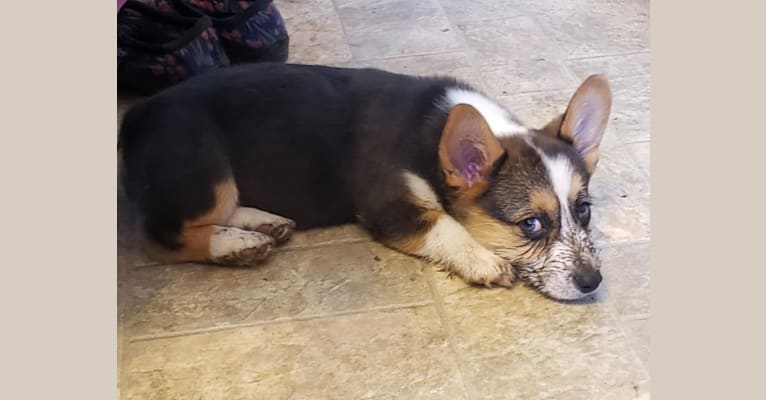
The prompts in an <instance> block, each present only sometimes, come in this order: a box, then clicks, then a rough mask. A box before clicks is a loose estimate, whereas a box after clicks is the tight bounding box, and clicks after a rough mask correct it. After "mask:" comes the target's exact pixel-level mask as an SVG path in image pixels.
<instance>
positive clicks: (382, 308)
mask: <svg viewBox="0 0 766 400" xmlns="http://www.w3.org/2000/svg"><path fill="white" fill-rule="evenodd" d="M432 304H433V301H431V300H427V301H419V302H414V303H403V304H388V305H385V306H377V307H370V308H365V309H361V310H348V311H337V312H330V313H324V314H315V315H307V316H298V317H281V318H275V319H272V320H268V321H255V322H250V323H244V324H225V325H219V326H214V327H208V328H200V329H189V330H182V331H175V332H165V333H156V334H147V335H138V336H135V337H133V338H131V339H130V340H129V341H130V343H135V342H145V341H150V340H157V339H169V338H175V337H181V336H194V335H200V334H205V333H213V332H221V331H229V330H234V329H241V328H252V327H257V326H269V325H279V324H283V323H287V322H299V321H312V320H321V319H330V318H334V317H342V316H347V315H357V314H365V313H369V312H376V311H396V310H402V309H406V308H419V307H425V306H429V305H432Z"/></svg>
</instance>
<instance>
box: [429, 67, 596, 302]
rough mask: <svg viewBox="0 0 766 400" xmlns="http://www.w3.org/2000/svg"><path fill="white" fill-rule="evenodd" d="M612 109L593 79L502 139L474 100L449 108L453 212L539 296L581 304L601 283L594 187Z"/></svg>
mask: <svg viewBox="0 0 766 400" xmlns="http://www.w3.org/2000/svg"><path fill="white" fill-rule="evenodd" d="M610 110H611V91H610V88H609V83H608V82H607V80H606V78H605V77H603V76H600V75H594V76H591V77H590V78H588V79H586V80H585V81H584V82H583V84H582V85H581V86H580V88H579V89H577V91H576V92H575V94H574V96H573V97H572V99H571V100H570V102H569V106H568V107H567V109H566V111H565V113H564V114H562V115H561V116H559V117H557V118H555V119H554V120H553V121H551V122H550V123H549V124H548V125H546V126H545V127H543V128H541V129H529V130H528V131H527V132H524V130H521V131H520V132H514V133H513V134H511V135H499V136H498V135H496V134H495V133H494V132H493V131H492V129H491V127H490V123H488V121H487V120H486V119H485V118H484V116H482V114H481V113H480V112H479V110H477V109H476V108H474V107H473V106H471V105H468V104H457V105H455V106H454V107H453V108H452V109H451V110H450V112H449V116H448V119H447V124H446V126H445V128H444V131H443V134H442V138H441V142H440V146H439V158H440V163H441V167H442V169H443V171H444V173H445V177H446V181H447V184H448V185H449V186H451V187H452V188H453V189H454V190H453V192H452V196H453V199H452V200H453V201H452V205H453V211H454V213H455V214H456V215H457V217H458V218H459V219H461V220H462V221H461V222H462V223H463V224H464V225H465V226H466V228H467V229H468V230H469V231H470V232H471V234H472V235H473V236H474V237H475V238H476V239H477V240H478V241H479V242H481V243H482V244H483V245H485V246H486V247H488V248H489V249H491V250H493V251H494V252H495V253H496V254H498V255H499V256H501V257H503V258H505V259H506V260H508V261H509V262H511V263H512V264H513V266H514V269H515V270H516V273H517V275H518V276H519V277H520V278H521V279H523V280H524V281H526V282H527V283H528V284H529V285H531V286H532V287H534V288H535V289H537V290H539V291H540V292H542V293H544V294H546V295H548V296H550V297H553V298H555V299H560V300H574V299H579V298H582V297H584V296H585V295H587V294H589V293H592V292H594V291H595V290H596V289H598V287H599V286H600V284H601V273H600V271H599V270H600V267H601V263H600V261H599V258H598V256H597V254H596V253H597V251H596V249H595V248H594V246H593V243H592V241H591V238H590V229H589V223H590V219H591V203H590V197H589V194H588V183H589V181H590V177H591V175H592V174H593V172H594V170H595V169H596V165H597V164H598V159H599V145H600V143H601V138H602V136H603V134H604V130H605V129H606V124H607V120H608V119H609V113H610Z"/></svg>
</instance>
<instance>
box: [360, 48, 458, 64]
mask: <svg viewBox="0 0 766 400" xmlns="http://www.w3.org/2000/svg"><path fill="white" fill-rule="evenodd" d="M444 54H463V55H465V49H461V48H458V49H449V50H439V51H437V52H433V53H417V54H397V55H393V56H387V57H380V58H367V59H363V60H358V61H355V63H360V62H375V61H384V60H385V61H389V60H399V59H405V58H413V57H421V56H432V55H444Z"/></svg>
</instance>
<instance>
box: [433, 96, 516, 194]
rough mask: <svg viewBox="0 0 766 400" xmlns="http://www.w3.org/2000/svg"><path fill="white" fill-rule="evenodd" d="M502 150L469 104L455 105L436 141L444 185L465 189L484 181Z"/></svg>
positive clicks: (485, 122) (478, 114)
mask: <svg viewBox="0 0 766 400" xmlns="http://www.w3.org/2000/svg"><path fill="white" fill-rule="evenodd" d="M504 153H505V150H504V149H503V146H502V145H501V144H500V141H499V140H498V139H497V138H496V137H495V135H494V134H493V133H492V130H491V129H490V128H489V125H488V124H487V121H485V120H484V117H482V116H481V114H480V113H479V111H478V110H476V109H475V108H474V107H473V106H470V105H468V104H458V105H456V106H455V107H453V108H452V110H450V113H449V116H448V117H447V124H446V125H445V126H444V130H443V131H442V136H441V141H440V142H439V162H440V163H441V167H442V170H443V171H444V173H445V176H446V178H447V184H449V185H450V186H452V187H455V188H458V189H468V188H470V187H471V186H473V185H474V184H477V183H483V182H486V179H487V177H488V176H489V174H490V173H491V172H492V169H493V167H494V165H495V162H497V160H498V159H500V157H502V155H503V154H504Z"/></svg>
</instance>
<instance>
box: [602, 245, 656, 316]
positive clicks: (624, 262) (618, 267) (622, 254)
mask: <svg viewBox="0 0 766 400" xmlns="http://www.w3.org/2000/svg"><path fill="white" fill-rule="evenodd" d="M649 254H650V245H649V243H648V242H643V243H635V244H633V243H631V244H625V245H614V244H609V245H604V246H602V251H601V261H602V264H603V265H602V272H603V276H604V287H603V290H601V293H599V296H600V298H601V300H602V301H603V302H604V303H605V304H608V305H609V306H610V307H613V309H614V310H615V311H616V313H617V315H618V316H619V317H620V318H621V319H626V318H627V319H636V318H639V319H645V318H647V316H649V313H650V303H649V294H650V291H649V287H650V282H651V275H650V270H649Z"/></svg>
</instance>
